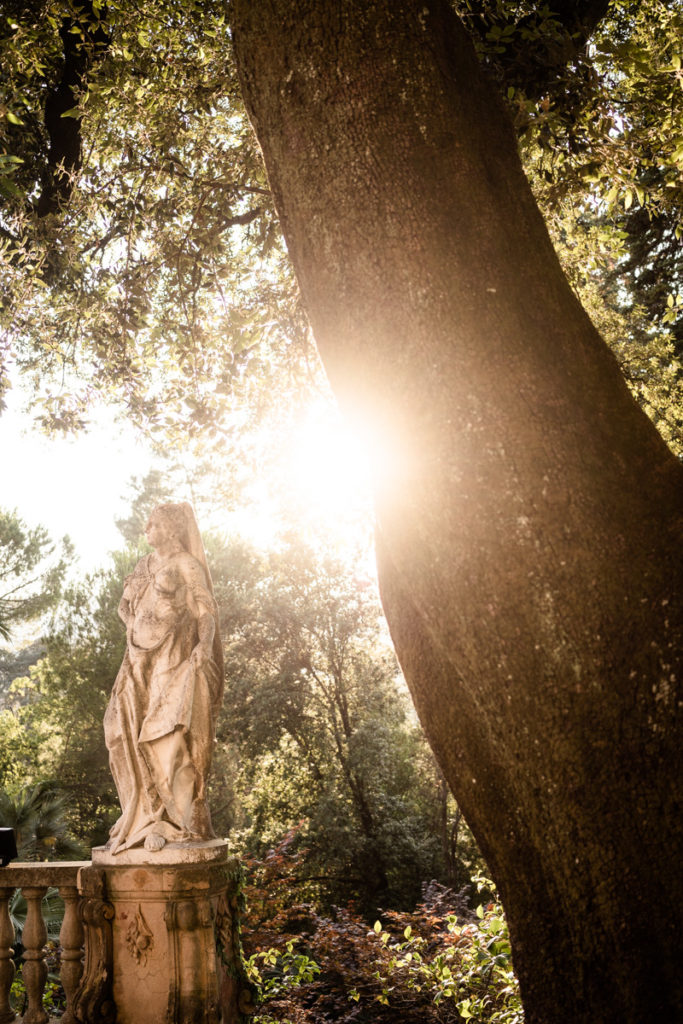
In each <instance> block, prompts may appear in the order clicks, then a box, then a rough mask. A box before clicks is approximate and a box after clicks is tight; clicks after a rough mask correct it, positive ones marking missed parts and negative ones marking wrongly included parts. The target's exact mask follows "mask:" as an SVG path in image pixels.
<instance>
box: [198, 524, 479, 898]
mask: <svg viewBox="0 0 683 1024" xmlns="http://www.w3.org/2000/svg"><path fill="white" fill-rule="evenodd" d="M215 578H216V586H217V593H218V595H219V602H220V604H221V607H222V609H223V614H224V616H225V621H224V639H225V641H226V677H227V679H226V700H225V713H224V716H223V723H222V726H221V725H220V724H219V730H220V731H219V736H220V738H221V739H222V740H223V741H224V742H225V743H228V742H229V743H230V744H231V747H232V748H233V749H236V750H237V751H238V752H239V756H240V758H241V779H240V786H239V788H240V789H241V791H242V793H241V804H242V811H243V814H246V821H245V822H244V826H243V827H244V831H243V837H244V841H246V849H247V850H249V851H251V852H252V853H255V854H263V853H264V852H265V850H266V849H267V848H268V846H270V845H273V844H274V843H276V841H277V840H278V839H279V838H280V837H281V836H282V835H283V834H285V833H286V832H287V831H288V830H290V829H292V828H294V827H296V826H297V823H300V822H302V821H303V822H305V824H304V826H303V828H302V829H301V830H300V835H299V841H300V843H302V844H303V845H304V846H305V847H306V851H307V853H306V857H305V866H306V870H305V874H306V875H307V876H308V877H309V878H310V879H314V880H315V881H316V882H317V883H318V889H319V891H320V892H321V894H322V896H323V899H325V900H327V901H329V900H333V901H337V902H339V901H340V900H345V899H348V898H349V897H351V896H353V897H355V898H357V899H360V900H361V901H362V903H363V905H364V906H365V907H373V906H374V907H377V906H378V905H384V906H389V905H393V906H403V907H406V906H408V905H410V906H412V905H413V904H414V902H415V900H416V899H417V898H418V897H419V893H420V887H421V884H422V883H423V882H424V881H425V880H428V879H429V878H432V877H439V878H441V880H444V879H446V878H448V879H449V880H450V881H454V880H457V881H459V882H460V883H462V884H465V883H466V882H467V881H468V880H469V877H470V875H471V869H472V867H473V862H474V861H475V860H476V859H477V857H478V853H477V851H476V846H475V844H474V842H473V841H472V840H471V837H470V839H469V842H467V841H466V840H465V836H464V831H463V835H462V836H461V845H460V846H458V845H457V843H456V844H452V845H451V847H450V851H449V852H447V851H446V849H445V847H444V844H443V841H442V833H441V830H442V828H443V827H445V828H446V829H447V830H450V829H451V828H452V823H453V821H454V820H455V819H456V817H457V810H456V808H455V805H454V804H453V803H452V801H451V802H450V803H448V804H446V802H444V798H445V796H446V794H445V787H444V786H443V782H442V780H440V779H439V776H438V771H437V769H436V765H435V763H434V760H433V757H432V755H431V752H430V751H429V749H428V747H427V746H426V744H425V742H424V738H423V737H422V734H421V732H420V730H419V728H418V726H417V723H416V722H415V721H414V720H413V719H411V715H410V710H409V708H410V705H409V702H408V699H407V692H406V691H405V688H404V687H403V684H402V683H401V681H400V679H399V676H398V668H397V665H396V661H395V658H394V656H393V652H392V651H391V648H390V646H389V645H388V639H387V637H386V635H385V634H384V633H383V631H382V628H381V612H380V608H379V604H378V602H377V597H376V593H375V589H374V587H373V585H372V583H371V581H369V580H367V579H365V578H363V577H362V576H359V574H358V571H357V570H356V569H354V568H349V567H348V566H345V565H344V564H342V563H341V562H340V561H338V560H337V559H335V558H334V557H330V556H324V555H320V554H315V553H314V552H313V551H312V550H311V549H309V548H307V547H306V546H305V544H303V543H302V542H301V541H295V540H294V539H293V538H290V543H289V545H288V546H286V547H284V548H283V549H282V550H281V551H278V552H276V553H270V554H269V555H267V556H261V557H258V556H257V555H256V553H255V552H253V551H251V552H250V551H249V549H246V548H245V547H244V546H241V545H235V546H230V545H228V547H226V549H225V550H224V552H223V555H222V557H219V558H218V560H217V562H216V569H215ZM231 589H232V590H233V596H232V600H230V597H229V596H228V595H229V591H230V590H231ZM226 597H227V600H226ZM217 785H218V786H219V787H220V785H221V783H220V779H218V780H217ZM443 814H445V816H446V819H447V822H442V815H443ZM461 827H462V826H461ZM456 861H457V864H456ZM465 865H466V866H465Z"/></svg>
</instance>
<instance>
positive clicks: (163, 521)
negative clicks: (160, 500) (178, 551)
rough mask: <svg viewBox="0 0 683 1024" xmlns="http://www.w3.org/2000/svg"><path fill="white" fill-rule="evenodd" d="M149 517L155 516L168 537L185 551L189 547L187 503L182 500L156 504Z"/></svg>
mask: <svg viewBox="0 0 683 1024" xmlns="http://www.w3.org/2000/svg"><path fill="white" fill-rule="evenodd" d="M149 518H150V519H153V518H155V519H156V520H157V522H158V523H159V524H160V525H161V527H162V528H163V530H164V532H165V533H166V534H168V536H169V537H172V538H173V540H176V541H178V543H179V544H180V545H181V546H182V547H183V548H185V550H186V551H187V550H188V549H189V538H188V532H187V505H186V504H185V503H184V502H180V503H176V502H171V501H168V502H165V503H164V504H162V505H157V506H156V507H155V508H154V509H153V510H152V513H151V515H150V517H149Z"/></svg>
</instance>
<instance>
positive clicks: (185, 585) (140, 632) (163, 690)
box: [104, 551, 222, 852]
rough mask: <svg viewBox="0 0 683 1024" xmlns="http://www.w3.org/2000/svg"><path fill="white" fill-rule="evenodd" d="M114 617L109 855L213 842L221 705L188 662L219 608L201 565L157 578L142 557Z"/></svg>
mask: <svg viewBox="0 0 683 1024" xmlns="http://www.w3.org/2000/svg"><path fill="white" fill-rule="evenodd" d="M120 613H121V616H122V618H123V619H124V621H125V622H126V627H127V648H126V654H125V657H124V660H123V664H122V665H121V668H120V670H119V673H118V676H117V678H116V682H115V684H114V688H113V691H112V695H111V699H110V701H109V706H108V707H107V711H106V714H105V719H104V733H105V740H106V744H107V748H108V750H109V762H110V766H111V772H112V775H113V777H114V782H115V784H116V789H117V792H118V795H119V800H120V803H121V809H122V814H121V817H120V818H119V819H118V821H117V822H116V824H115V825H114V827H113V829H112V830H111V840H110V850H111V851H112V852H116V850H119V849H128V848H129V847H132V846H136V845H138V844H140V843H143V842H144V840H145V839H146V837H147V836H148V835H150V834H155V835H159V836H162V837H163V838H164V839H165V840H166V842H181V841H184V840H189V839H206V838H209V837H211V836H212V835H213V832H212V830H211V825H210V818H209V812H208V809H207V806H206V799H205V784H206V779H207V776H208V773H209V768H210V764H211V752H212V746H213V738H214V734H215V719H216V713H217V710H218V705H219V703H220V698H221V685H222V680H221V678H220V672H219V670H218V667H217V665H216V664H215V662H214V661H209V662H204V663H203V664H201V665H197V664H195V662H194V661H193V660H192V659H191V655H192V652H193V650H194V649H195V647H196V646H197V644H198V639H199V636H198V622H199V620H200V619H201V618H202V616H203V615H205V614H207V613H208V614H209V615H211V616H212V617H213V618H214V620H215V621H216V619H217V613H216V604H215V601H214V599H213V596H212V594H211V593H210V591H209V589H208V586H207V578H206V575H205V573H204V569H203V568H202V566H201V565H200V563H199V562H198V561H197V560H196V559H195V558H193V557H192V555H190V554H188V553H187V552H185V551H181V552H180V553H178V554H176V555H173V556H171V557H170V558H169V559H167V560H166V561H165V562H163V563H162V564H161V565H160V566H159V567H158V568H157V569H156V571H155V572H153V571H152V556H151V555H147V556H146V557H145V558H143V559H141V561H140V562H139V563H138V565H137V566H136V568H135V570H134V572H133V573H132V575H131V576H129V577H128V578H127V580H126V583H125V587H124V592H123V598H122V601H121V608H120Z"/></svg>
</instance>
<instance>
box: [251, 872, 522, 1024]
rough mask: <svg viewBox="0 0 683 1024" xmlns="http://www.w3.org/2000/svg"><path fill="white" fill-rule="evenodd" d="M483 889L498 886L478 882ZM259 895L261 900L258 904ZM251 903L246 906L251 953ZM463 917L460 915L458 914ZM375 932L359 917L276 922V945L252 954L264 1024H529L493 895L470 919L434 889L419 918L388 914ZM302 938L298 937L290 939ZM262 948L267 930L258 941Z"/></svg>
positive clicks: (303, 914)
mask: <svg viewBox="0 0 683 1024" xmlns="http://www.w3.org/2000/svg"><path fill="white" fill-rule="evenodd" d="M477 881H478V885H479V887H480V890H481V889H486V890H491V889H492V886H491V883H490V882H488V881H487V880H485V879H481V878H480V879H478V880H477ZM252 895H253V894H252ZM251 906H252V904H251V900H249V902H248V910H247V918H246V923H247V927H246V929H245V934H246V936H247V939H246V941H247V945H248V946H249V944H250V942H252V941H253V938H254V935H253V933H250V931H249V924H250V920H251V913H252V911H251ZM456 908H457V915H456V913H455V912H454V911H455V910H456ZM384 918H385V921H386V922H387V923H386V927H383V926H382V924H381V922H380V921H376V922H375V925H374V927H372V928H369V927H368V924H367V923H366V921H364V920H363V919H362V918H361V917H359V916H358V914H357V913H355V912H354V911H353V910H350V909H346V910H343V909H341V908H335V911H334V914H333V916H332V917H321V916H319V915H318V914H317V913H316V912H315V911H314V910H313V909H312V908H311V907H310V906H293V907H291V908H290V910H289V912H288V913H284V914H283V913H282V912H280V913H279V914H277V915H276V916H275V917H274V919H273V925H274V926H275V928H278V929H280V930H281V934H278V932H277V931H275V930H274V931H272V932H271V933H270V937H271V940H272V941H273V944H272V945H271V946H269V947H268V948H266V949H260V950H259V951H258V952H255V953H252V954H251V956H250V957H249V960H248V969H249V972H250V978H251V980H252V981H253V982H254V983H255V984H257V985H258V986H259V989H260V994H261V1002H262V1007H261V1010H260V1012H259V1013H258V1015H257V1016H256V1018H255V1020H256V1021H257V1022H259V1024H271V1022H274V1021H289V1022H293V1024H322V1022H323V1021H325V1022H328V1021H339V1022H345V1021H348V1022H351V1021H354V1022H358V1024H363V1022H366V1021H367V1022H370V1021H387V1022H391V1021H396V1022H399V1021H400V1022H402V1024H403V1022H410V1021H414V1022H416V1024H417V1022H428V1021H434V1022H447V1021H453V1022H455V1021H462V1020H471V1021H473V1022H481V1024H484V1022H489V1021H490V1022H493V1021H496V1022H506V1024H522V1021H523V1013H522V1008H521V1002H520V998H519V992H518V987H517V981H516V978H515V975H514V972H513V969H512V962H511V953H510V941H509V936H508V931H507V925H506V922H505V918H504V915H503V911H502V908H501V907H500V904H499V903H498V901H497V898H496V896H495V894H494V895H492V896H491V898H490V899H489V901H488V902H487V903H486V904H482V905H480V906H479V907H478V908H477V910H476V914H472V913H471V912H469V911H468V910H467V908H466V907H465V906H464V905H463V903H462V901H461V900H458V899H456V898H454V896H453V893H452V892H451V891H450V890H447V889H444V887H442V886H438V885H435V884H432V885H431V886H428V887H426V889H425V893H424V898H423V900H422V902H421V903H420V904H419V905H418V906H417V907H416V908H415V910H414V911H413V912H412V913H399V912H393V913H387V914H385V915H384ZM292 932H295V933H296V934H294V935H293V934H292ZM256 934H257V935H258V937H259V939H260V940H261V941H263V939H264V938H265V934H264V932H263V930H262V927H261V928H259V929H258V930H257V932H256Z"/></svg>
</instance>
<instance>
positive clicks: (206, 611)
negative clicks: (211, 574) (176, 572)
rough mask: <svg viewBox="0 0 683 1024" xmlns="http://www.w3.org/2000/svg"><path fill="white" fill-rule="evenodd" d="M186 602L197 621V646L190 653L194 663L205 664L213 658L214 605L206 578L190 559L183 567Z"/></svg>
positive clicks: (198, 565)
mask: <svg viewBox="0 0 683 1024" xmlns="http://www.w3.org/2000/svg"><path fill="white" fill-rule="evenodd" d="M183 575H184V577H185V584H186V586H187V602H188V606H189V608H190V611H191V612H192V614H193V616H194V617H195V619H196V620H197V645H196V647H195V649H194V650H193V652H192V658H193V660H195V661H200V662H206V661H211V659H212V658H213V640H214V636H215V634H216V618H215V609H216V603H215V601H214V600H213V598H212V596H211V594H210V593H209V590H208V588H207V586H206V577H205V575H204V570H203V569H202V567H201V565H200V564H199V563H198V562H196V561H195V560H194V559H192V562H191V563H190V564H189V565H187V566H186V567H185V572H184V574H183Z"/></svg>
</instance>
